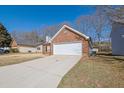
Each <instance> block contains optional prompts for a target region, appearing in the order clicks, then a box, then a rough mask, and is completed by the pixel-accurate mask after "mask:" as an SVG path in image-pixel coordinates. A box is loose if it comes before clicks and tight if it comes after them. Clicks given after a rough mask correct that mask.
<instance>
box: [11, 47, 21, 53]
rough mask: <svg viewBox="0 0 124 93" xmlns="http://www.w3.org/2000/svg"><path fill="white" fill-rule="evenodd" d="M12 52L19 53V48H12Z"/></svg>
mask: <svg viewBox="0 0 124 93" xmlns="http://www.w3.org/2000/svg"><path fill="white" fill-rule="evenodd" d="M10 52H12V53H19V50H18V49H17V48H14V49H10Z"/></svg>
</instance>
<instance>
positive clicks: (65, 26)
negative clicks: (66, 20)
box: [50, 25, 90, 42]
mask: <svg viewBox="0 0 124 93" xmlns="http://www.w3.org/2000/svg"><path fill="white" fill-rule="evenodd" d="M65 28H67V29H69V30H71V31H73V32H74V33H76V34H78V35H80V36H82V37H84V38H85V39H87V40H90V37H89V36H86V35H85V34H83V33H81V32H79V31H77V30H75V29H73V28H71V27H69V26H67V25H64V26H63V27H62V28H61V29H60V30H59V31H58V32H57V33H56V34H55V35H54V36H53V37H52V39H51V40H50V42H51V41H52V40H53V39H54V38H55V37H56V36H57V35H58V34H59V33H60V32H61V31H62V30H63V29H65Z"/></svg>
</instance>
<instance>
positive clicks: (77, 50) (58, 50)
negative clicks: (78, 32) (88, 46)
mask: <svg viewBox="0 0 124 93" xmlns="http://www.w3.org/2000/svg"><path fill="white" fill-rule="evenodd" d="M53 54H55V55H82V44H81V43H70V44H54V45H53Z"/></svg>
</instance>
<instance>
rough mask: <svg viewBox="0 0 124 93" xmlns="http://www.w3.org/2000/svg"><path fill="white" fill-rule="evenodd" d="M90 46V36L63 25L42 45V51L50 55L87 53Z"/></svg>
mask: <svg viewBox="0 0 124 93" xmlns="http://www.w3.org/2000/svg"><path fill="white" fill-rule="evenodd" d="M47 48H48V49H47ZM91 48H92V43H91V38H90V37H88V36H86V35H84V34H82V33H81V32H79V31H77V30H75V29H73V28H71V27H69V26H67V25H64V26H63V27H62V28H61V29H60V30H59V31H58V32H57V33H56V34H55V35H54V36H53V37H52V39H51V40H50V41H49V43H47V44H44V45H43V53H48V54H50V55H85V54H86V55H88V54H89V53H90V49H91Z"/></svg>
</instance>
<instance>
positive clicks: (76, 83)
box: [58, 54, 124, 88]
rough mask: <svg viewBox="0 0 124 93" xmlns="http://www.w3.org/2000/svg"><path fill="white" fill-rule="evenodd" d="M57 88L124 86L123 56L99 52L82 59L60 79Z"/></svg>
mask: <svg viewBox="0 0 124 93" xmlns="http://www.w3.org/2000/svg"><path fill="white" fill-rule="evenodd" d="M58 87H59V88H62V87H65V88H73V87H74V88H114V87H115V88H119V87H122V88H123V87H124V56H121V57H119V56H111V55H109V54H100V55H98V56H96V57H90V58H88V59H82V60H81V61H80V62H79V63H78V64H76V65H75V66H74V67H73V68H72V69H71V70H70V71H69V72H68V73H67V74H66V75H65V76H64V77H63V79H62V80H61V82H60V84H59V86H58Z"/></svg>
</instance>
